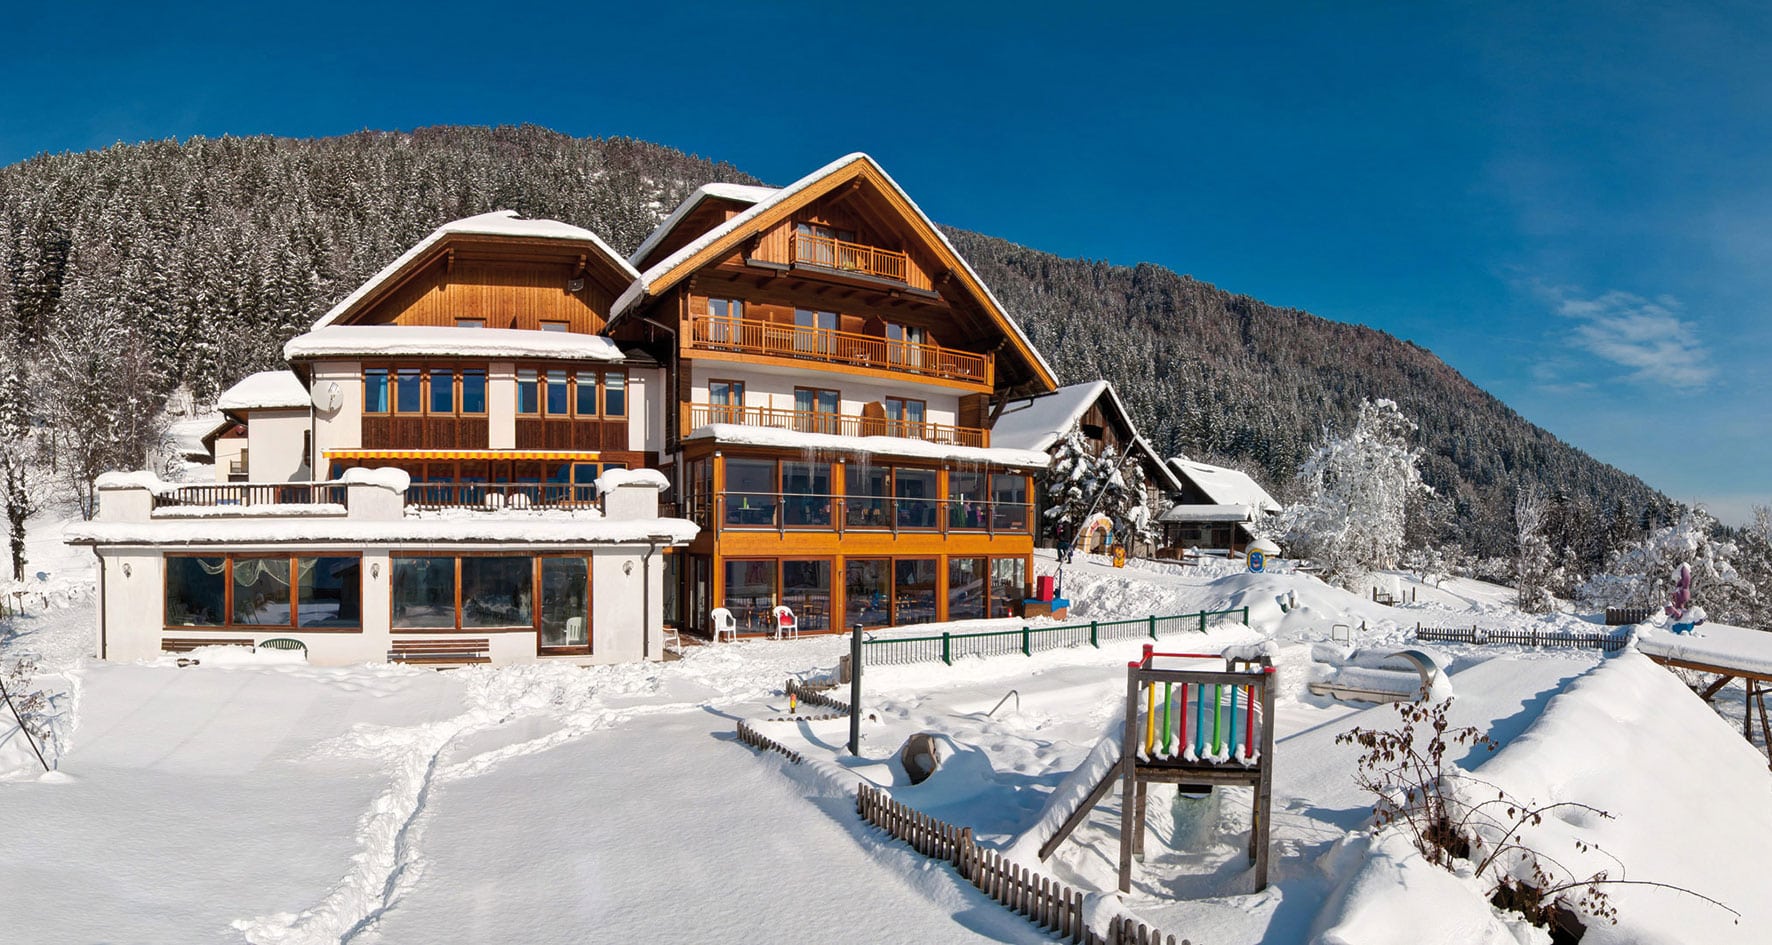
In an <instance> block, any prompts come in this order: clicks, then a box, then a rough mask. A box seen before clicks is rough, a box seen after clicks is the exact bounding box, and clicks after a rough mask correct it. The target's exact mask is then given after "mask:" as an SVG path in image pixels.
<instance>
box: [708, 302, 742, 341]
mask: <svg viewBox="0 0 1772 945" xmlns="http://www.w3.org/2000/svg"><path fill="white" fill-rule="evenodd" d="M708 318H709V319H710V321H709V324H708V341H710V342H713V343H714V344H732V343H734V342H736V341H738V339H739V338H740V337H741V332H742V331H743V326H742V325H741V324H740V322H742V321H743V319H744V302H742V301H740V300H738V299H708Z"/></svg>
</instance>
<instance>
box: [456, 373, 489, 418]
mask: <svg viewBox="0 0 1772 945" xmlns="http://www.w3.org/2000/svg"><path fill="white" fill-rule="evenodd" d="M461 412H462V413H485V412H486V371H485V370H484V369H481V368H472V369H468V370H464V371H462V372H461Z"/></svg>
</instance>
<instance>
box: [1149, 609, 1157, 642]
mask: <svg viewBox="0 0 1772 945" xmlns="http://www.w3.org/2000/svg"><path fill="white" fill-rule="evenodd" d="M1150 621H1151V639H1153V640H1155V639H1156V638H1157V615H1156V614H1151V617H1150Z"/></svg>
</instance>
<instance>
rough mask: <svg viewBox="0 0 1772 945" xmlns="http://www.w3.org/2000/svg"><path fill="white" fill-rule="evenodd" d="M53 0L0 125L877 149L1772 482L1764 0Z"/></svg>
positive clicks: (941, 197)
mask: <svg viewBox="0 0 1772 945" xmlns="http://www.w3.org/2000/svg"><path fill="white" fill-rule="evenodd" d="M48 6H50V5H38V6H36V7H33V8H27V9H24V10H12V11H9V12H8V14H7V21H8V25H9V27H10V29H9V30H8V32H9V33H10V34H12V35H11V42H9V43H8V47H9V49H8V52H9V55H8V57H7V58H6V59H5V60H4V61H0V88H4V89H5V90H6V94H5V95H3V96H0V163H10V162H12V161H15V160H20V159H23V158H26V157H29V156H31V155H33V154H37V153H40V152H44V151H63V150H70V149H84V148H92V147H103V146H105V145H108V144H111V143H113V142H116V141H128V142H133V141H139V140H143V139H149V138H165V137H170V136H177V137H186V136H189V135H193V134H203V135H212V136H213V135H220V134H224V133H231V134H255V133H274V134H281V135H294V136H314V135H330V134H339V133H344V132H350V131H355V130H358V129H363V128H376V129H406V128H413V127H417V126H421V125H430V124H443V123H518V122H534V123H537V124H542V125H546V126H548V127H552V128H555V129H558V130H560V131H564V132H568V133H571V134H579V135H628V136H633V137H639V138H645V139H648V140H652V141H657V142H660V143H664V144H668V145H672V146H675V147H678V148H681V149H683V150H686V151H691V152H695V153H698V154H702V155H706V156H709V157H713V158H717V159H720V160H726V161H730V162H732V163H733V164H735V165H737V166H739V167H741V168H743V169H745V170H747V171H749V172H750V173H752V174H755V175H757V176H758V177H761V178H763V179H764V180H766V181H769V182H771V183H785V182H787V181H790V180H792V179H794V178H796V177H798V176H800V175H801V174H803V173H805V172H806V171H808V170H810V169H812V168H815V167H817V166H819V165H821V164H823V163H825V162H826V161H828V160H830V159H831V158H833V157H835V156H837V155H839V154H842V153H846V152H848V151H854V150H865V151H868V152H870V153H872V154H874V155H875V156H876V157H877V158H879V159H880V161H881V162H882V163H883V164H884V165H885V166H886V168H887V169H888V170H889V171H891V172H892V173H893V175H894V176H895V177H897V178H898V179H899V181H900V182H901V183H903V184H904V185H905V186H906V188H907V189H909V190H910V191H911V193H912V195H913V196H915V197H916V198H917V200H918V202H919V203H921V204H922V205H923V207H924V209H926V210H928V211H929V212H930V214H931V215H933V216H934V217H935V218H936V219H938V220H941V221H942V222H944V223H950V224H954V225H957V226H962V227H967V228H970V229H975V230H980V231H983V232H986V233H991V234H993V235H997V236H1002V237H1005V238H1007V239H1011V240H1015V241H1017V242H1020V243H1025V244H1027V245H1030V246H1034V247H1037V248H1040V249H1045V250H1049V251H1051V252H1055V253H1060V254H1062V255H1067V256H1086V257H1090V258H1095V259H1107V260H1111V261H1113V262H1116V263H1128V264H1129V263H1135V262H1140V261H1150V262H1156V263H1160V264H1163V265H1166V266H1169V267H1171V268H1173V269H1176V270H1177V271H1180V272H1185V273H1189V274H1192V275H1194V276H1195V277H1197V278H1200V279H1204V280H1207V281H1210V282H1213V283H1216V284H1218V285H1220V286H1222V287H1224V288H1227V289H1230V290H1233V291H1237V292H1244V293H1247V294H1250V295H1254V296H1256V297H1259V298H1262V299H1264V300H1266V301H1268V302H1272V303H1274V304H1278V305H1287V306H1295V307H1298V308H1303V309H1307V310H1309V311H1312V312H1315V313H1317V314H1319V315H1323V316H1325V317H1328V318H1333V319H1338V320H1342V321H1353V322H1361V323H1364V324H1367V325H1371V326H1373V327H1376V328H1380V329H1383V330H1385V331H1389V332H1391V333H1393V334H1395V335H1397V336H1399V337H1403V338H1407V339H1410V340H1413V341H1415V342H1417V343H1419V344H1422V345H1424V346H1426V347H1428V348H1430V349H1432V350H1433V351H1434V352H1436V353H1437V354H1439V355H1440V356H1441V357H1443V358H1445V359H1446V360H1447V361H1448V362H1450V363H1451V364H1452V365H1453V366H1454V367H1456V368H1458V369H1459V370H1460V371H1462V372H1464V373H1465V374H1466V375H1467V376H1469V377H1470V378H1472V379H1473V380H1474V381H1476V382H1477V383H1478V384H1479V385H1481V386H1483V387H1484V388H1486V389H1488V390H1490V391H1491V392H1493V393H1494V394H1496V395H1497V396H1499V397H1500V398H1501V399H1502V400H1504V401H1506V402H1507V403H1508V404H1509V405H1511V406H1513V407H1514V408H1515V409H1517V410H1518V411H1520V412H1521V413H1522V414H1524V415H1525V416H1526V417H1527V418H1529V419H1531V420H1533V421H1534V422H1537V423H1539V424H1541V425H1543V426H1545V427H1546V428H1548V429H1550V430H1551V431H1552V432H1554V433H1556V434H1557V435H1559V436H1561V437H1562V438H1564V439H1566V440H1568V441H1570V442H1572V443H1574V444H1576V445H1577V446H1580V447H1582V448H1584V449H1586V450H1588V451H1589V452H1591V453H1593V454H1594V455H1596V456H1598V457H1600V458H1601V459H1603V460H1606V461H1608V462H1611V463H1614V464H1616V465H1618V466H1620V467H1622V468H1624V469H1626V470H1629V471H1630V472H1633V473H1636V474H1638V475H1640V476H1642V477H1643V478H1645V479H1646V480H1648V481H1649V482H1650V483H1652V484H1654V485H1656V486H1658V487H1660V488H1662V489H1664V490H1665V491H1667V492H1668V493H1669V494H1671V495H1673V496H1675V497H1676V498H1679V499H1683V500H1688V501H1691V500H1702V501H1704V502H1706V503H1707V504H1708V505H1710V506H1711V507H1712V509H1713V511H1715V512H1717V513H1718V514H1719V515H1720V516H1721V517H1723V518H1724V519H1725V520H1735V521H1740V520H1742V519H1744V518H1745V517H1746V514H1747V508H1748V506H1749V504H1750V503H1772V473H1769V472H1768V471H1767V470H1768V469H1772V419H1769V413H1772V411H1769V410H1768V406H1769V404H1772V377H1769V376H1768V370H1767V364H1768V362H1769V361H1772V310H1769V309H1772V301H1769V300H1772V176H1769V175H1767V174H1766V173H1765V170H1766V168H1768V167H1772V108H1769V107H1768V105H1772V69H1768V68H1766V67H1765V62H1766V61H1767V59H1768V53H1772V8H1768V7H1765V6H1760V5H1752V4H1738V5H1733V4H1701V3H1692V4H1685V5H1667V6H1649V5H1641V4H1634V3H1594V4H1561V3H1522V4H1511V3H1460V4H1402V3H1387V4H1304V5H1283V4H1255V3H1251V4H1241V5H1235V6H1236V7H1237V8H1236V9H1235V10H1234V11H1233V10H1223V9H1210V8H1205V7H1200V8H1191V7H1177V6H1175V5H1172V4H1153V5H1152V6H1151V8H1150V9H1136V8H1120V9H1116V10H1109V11H1106V12H1103V11H1101V10H1095V9H1088V8H1084V7H1081V6H1079V7H1078V8H1076V9H1071V8H1065V7H1059V6H1056V5H1045V4H1038V3H1016V4H992V3H976V4H960V3H951V2H949V3H943V4H922V3H876V4H817V5H807V6H792V5H786V4H759V5H754V6H748V7H744V8H740V7H739V6H737V5H733V4H725V3H722V4H683V5H678V4H670V3H659V2H650V3H644V4H626V5H622V6H612V7H604V8H599V7H598V6H596V5H591V4H583V3H571V4H550V3H525V4H507V5H499V4H485V3H481V4H458V3H451V2H435V3H429V4H425V5H422V6H414V7H412V8H409V9H401V8H395V7H392V6H383V5H380V4H375V3H367V2H358V3H354V4H330V3H323V2H316V3H305V4H276V5H237V4H228V5H215V6H212V7H207V8H200V7H195V6H187V7H181V8H179V9H176V10H171V11H168V10H163V9H157V8H155V7H154V6H153V5H148V4H128V5H118V6H109V5H102V4H69V5H66V6H65V7H57V8H54V9H47V8H46V7H48ZM271 6H274V7H276V9H274V10H272V9H265V8H264V7H271ZM1224 6H1231V5H1224Z"/></svg>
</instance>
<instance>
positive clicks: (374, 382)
mask: <svg viewBox="0 0 1772 945" xmlns="http://www.w3.org/2000/svg"><path fill="white" fill-rule="evenodd" d="M363 412H364V413H387V412H388V369H387V368H370V369H369V370H367V371H364V372H363Z"/></svg>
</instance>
